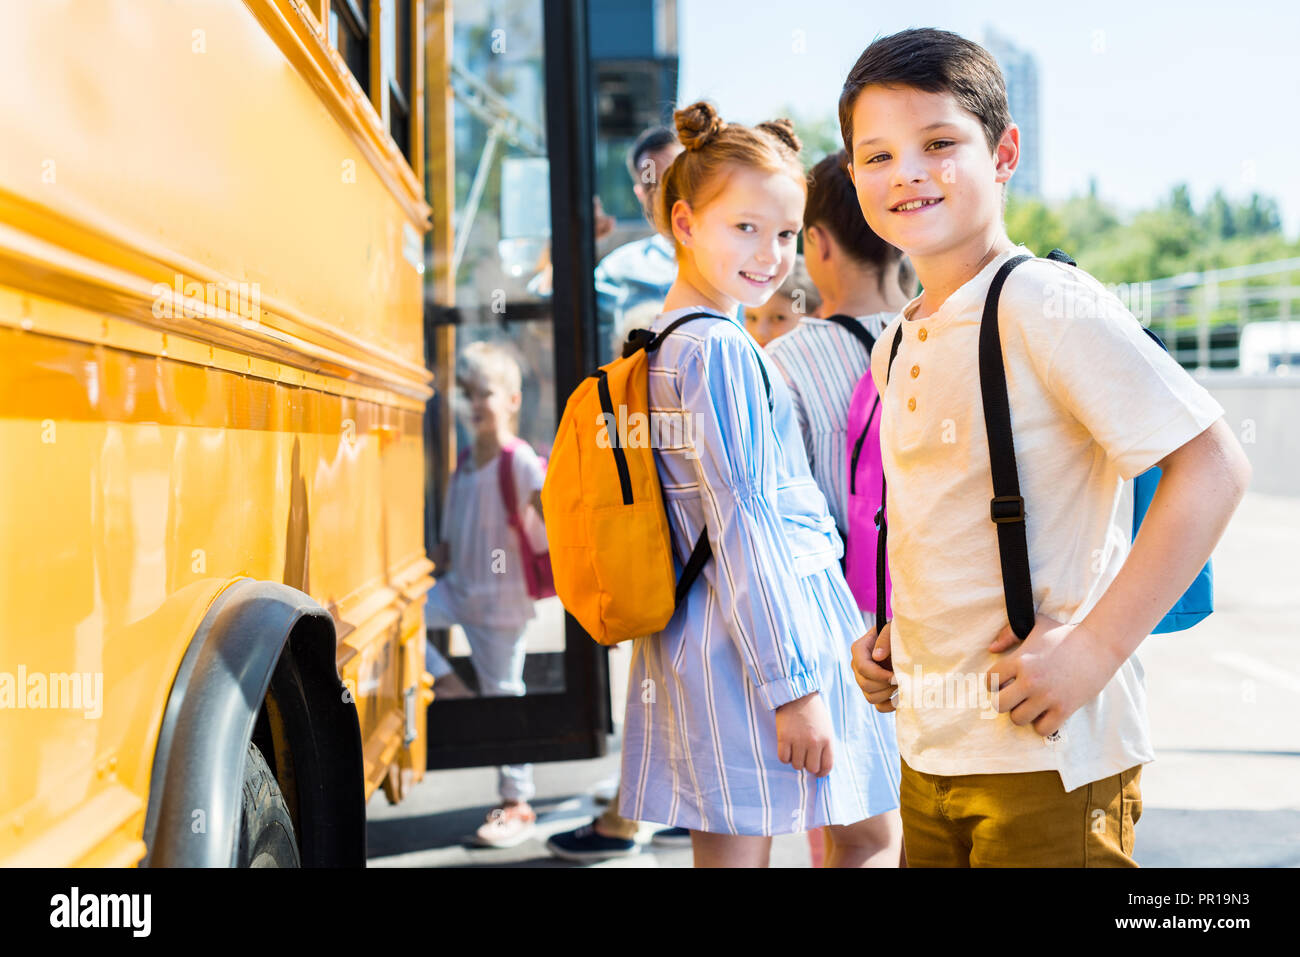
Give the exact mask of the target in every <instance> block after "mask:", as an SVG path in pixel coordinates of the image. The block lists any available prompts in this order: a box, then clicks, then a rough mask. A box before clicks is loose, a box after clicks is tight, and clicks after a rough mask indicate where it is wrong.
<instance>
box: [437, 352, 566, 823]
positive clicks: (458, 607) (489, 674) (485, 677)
mask: <svg viewBox="0 0 1300 957" xmlns="http://www.w3.org/2000/svg"><path fill="white" fill-rule="evenodd" d="M459 365H460V369H459V370H458V375H457V383H458V385H459V386H460V388H461V390H462V391H463V392H464V393H465V395H466V397H467V398H468V400H469V415H470V423H469V424H470V428H471V431H472V434H473V439H472V441H471V443H470V445H469V447H468V448H466V449H465V450H464V452H462V453H461V456H460V459H459V461H458V462H457V468H456V471H455V472H454V473H453V474H452V476H451V480H450V482H449V484H448V488H447V498H446V504H445V507H444V509H443V519H442V525H441V536H442V541H441V542H440V543H439V545H438V547H437V548H436V549H435V550H434V554H433V555H432V556H431V557H433V558H434V560H435V562H436V564H437V575H438V582H437V584H436V585H435V586H434V587H433V589H432V591H430V592H429V599H428V604H427V605H426V606H425V612H424V615H425V623H426V624H427V625H428V627H430V628H446V627H449V626H451V625H454V624H455V625H460V626H461V627H462V628H463V629H464V631H465V637H466V639H467V640H468V642H469V646H470V662H471V663H472V664H473V666H474V674H475V677H476V678H477V679H478V684H479V692H480V694H482V695H484V696H485V697H492V696H507V695H513V696H519V695H523V694H524V692H525V688H524V652H525V649H524V628H525V626H526V625H527V624H528V621H529V620H530V619H532V618H533V617H534V615H535V612H534V609H533V603H534V601H535V600H537V599H539V598H544V597H547V596H549V595H554V594H555V589H554V586H553V584H552V581H551V569H550V560H549V556H548V555H547V554H546V529H545V527H544V526H543V525H542V519H541V488H542V484H543V482H544V480H545V477H546V465H545V462H544V461H543V460H542V459H540V458H539V457H538V455H537V453H536V452H534V451H533V449H532V447H531V446H529V444H528V443H527V442H525V441H524V440H523V439H521V438H519V436H518V435H516V434H515V430H516V417H517V416H518V413H519V407H520V404H521V402H522V395H521V385H522V374H521V372H520V370H519V364H518V363H517V362H516V361H515V360H514V358H513V357H511V356H510V354H509V353H507V352H506V351H505V350H504V349H503V348H501V347H500V346H496V345H492V344H490V343H486V342H475V343H472V344H471V345H469V346H467V347H466V348H465V349H464V350H463V351H462V352H461V355H460V362H459ZM425 660H426V665H425V666H426V668H428V670H429V671H430V672H432V673H433V676H434V691H435V694H436V693H437V692H438V690H439V683H440V682H441V681H442V680H443V679H445V678H448V677H449V676H450V675H451V674H452V671H451V666H450V664H449V663H448V662H447V661H446V659H445V658H443V657H442V656H441V655H440V654H438V652H437V651H436V650H435V649H434V648H433V646H432V645H429V646H428V648H427V651H426V656H425ZM498 790H499V793H500V798H501V803H500V805H499V806H498V807H497V808H495V809H494V810H493V811H492V812H491V813H490V814H489V815H488V819H487V821H486V822H485V823H484V824H483V826H482V827H480V828H479V829H478V833H477V835H476V837H477V840H478V842H479V843H480V844H484V845H488V846H491V847H513V846H515V845H517V844H520V843H522V842H523V841H525V840H527V839H528V838H530V837H531V836H532V835H533V833H534V830H535V822H536V819H537V816H536V814H535V813H534V812H533V809H532V807H531V806H530V805H529V803H528V802H529V799H530V798H532V796H533V794H534V786H533V769H532V765H530V764H516V765H505V766H503V767H501V768H500V769H499V770H498Z"/></svg>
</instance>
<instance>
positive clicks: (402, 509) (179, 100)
mask: <svg viewBox="0 0 1300 957" xmlns="http://www.w3.org/2000/svg"><path fill="white" fill-rule="evenodd" d="M449 15H450V14H449V13H448V12H447V11H446V10H445V8H444V4H442V3H440V2H438V0H144V2H142V0H94V2H80V0H41V2H37V3H13V4H6V6H5V23H4V28H3V29H2V30H0V77H2V78H3V82H0V128H2V129H3V131H4V132H3V136H4V146H3V149H0V458H3V466H2V471H0V865H6V866H22V865H42V866H46V865H56V866H57V865H133V864H150V865H217V866H225V865H232V864H233V865H249V864H252V865H263V864H269V865H286V864H287V865H293V864H297V863H302V864H310V865H353V864H362V863H364V859H365V830H364V828H365V802H366V800H367V799H368V798H369V797H370V795H371V794H372V793H373V792H375V791H376V790H377V789H378V788H380V787H381V786H382V787H383V788H385V790H386V791H387V793H388V794H389V797H390V798H391V799H394V800H396V799H399V798H400V797H401V796H402V795H403V794H404V793H405V791H406V789H408V788H409V787H410V786H411V784H412V783H414V782H415V781H417V780H419V779H420V778H421V777H422V775H423V773H424V769H425V763H426V761H425V756H426V742H425V706H426V705H427V704H428V702H429V701H430V699H431V698H432V693H431V690H430V687H429V683H428V681H429V679H428V676H427V674H426V673H425V672H424V668H423V644H424V636H425V629H424V617H423V608H424V602H425V595H426V592H427V591H428V589H429V588H430V587H431V585H432V583H433V578H432V572H433V566H432V565H431V563H430V562H429V560H428V559H427V558H426V549H425V541H424V531H423V514H424V502H425V491H424V474H425V458H424V455H425V450H424V437H423V421H424V411H425V404H426V402H427V401H428V400H429V398H430V396H431V395H432V382H433V376H432V375H431V374H430V373H429V372H428V371H427V370H426V357H425V342H424V331H423V330H424V326H423V318H422V317H423V296H424V291H423V290H424V287H425V283H426V277H425V276H424V275H423V274H424V272H425V268H424V263H425V258H424V253H423V248H424V239H425V234H426V232H427V231H428V230H429V229H430V228H431V226H432V228H434V229H435V230H442V231H443V233H444V235H443V236H442V237H441V239H440V241H441V242H443V243H444V244H445V243H446V241H447V235H449V230H450V218H449V216H448V214H447V213H446V211H445V209H443V208H441V207H442V206H443V205H444V204H442V203H441V198H440V197H430V199H433V200H434V201H433V202H432V203H431V202H430V201H429V200H427V199H426V190H425V186H424V183H425V174H426V170H425V168H424V165H425V164H424V144H425V130H424V124H425V122H426V117H428V116H437V115H439V114H438V111H437V110H436V109H435V110H432V111H427V110H426V106H425V103H424V85H425V64H426V55H425V49H424V47H425V44H424V37H425V36H426V35H429V36H434V37H439V36H441V35H443V34H442V28H443V27H445V26H446V24H442V26H440V23H439V18H440V17H443V16H449ZM412 25H417V28H415V29H413V27H412ZM433 52H435V53H436V51H433ZM434 60H435V61H437V57H436V56H435V57H434ZM439 88H441V87H439ZM432 153H433V155H434V156H441V155H442V154H443V153H445V150H442V149H441V148H439V149H434V150H432ZM438 163H439V164H443V161H442V160H441V159H439V160H438ZM432 172H433V173H435V174H437V175H440V176H445V175H446V170H434V171H432ZM435 178H436V177H435Z"/></svg>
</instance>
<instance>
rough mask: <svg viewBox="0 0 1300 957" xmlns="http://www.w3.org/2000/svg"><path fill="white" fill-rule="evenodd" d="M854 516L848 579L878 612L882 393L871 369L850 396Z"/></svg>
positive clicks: (847, 546)
mask: <svg viewBox="0 0 1300 957" xmlns="http://www.w3.org/2000/svg"><path fill="white" fill-rule="evenodd" d="M848 460H849V490H848V491H849V494H848V500H849V515H848V523H849V527H848V535H847V539H846V541H845V542H844V577H845V578H846V579H847V580H848V583H849V590H850V591H852V592H853V597H854V598H855V599H857V602H858V608H859V609H861V610H862V611H870V612H871V613H872V614H875V611H876V550H877V522H876V513H877V512H878V511H880V510H881V507H882V505H883V503H882V502H881V500H880V489H881V480H882V479H883V478H884V466H883V465H881V462H880V394H879V393H878V392H876V384H875V383H874V382H873V381H872V380H871V370H870V369H868V370H867V371H866V373H864V374H863V376H862V378H861V379H859V380H858V384H857V386H856V387H855V388H854V390H853V398H852V399H850V400H849V422H848ZM889 591H890V580H889V568H888V562H886V567H885V609H886V610H885V615H886V616H887V617H888V616H890V614H891V612H890V610H889Z"/></svg>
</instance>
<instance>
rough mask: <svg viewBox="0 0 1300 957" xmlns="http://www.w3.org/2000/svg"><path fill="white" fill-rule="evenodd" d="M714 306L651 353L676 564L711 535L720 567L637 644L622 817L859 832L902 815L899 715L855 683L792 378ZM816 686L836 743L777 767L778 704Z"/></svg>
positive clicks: (842, 601) (851, 619)
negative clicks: (828, 752)
mask: <svg viewBox="0 0 1300 957" xmlns="http://www.w3.org/2000/svg"><path fill="white" fill-rule="evenodd" d="M698 311H703V310H702V309H678V310H674V311H672V312H667V313H663V314H662V315H660V316H658V317H657V318H656V319H655V321H654V323H653V324H652V326H651V328H652V329H653V330H654V331H655V332H658V331H661V330H662V329H663V328H665V327H666V326H667V325H668V324H670V323H671V322H672V321H673V320H674V319H677V318H679V317H681V316H683V315H685V314H687V313H688V312H698ZM707 311H710V312H713V310H707ZM714 314H715V315H716V318H712V317H709V318H702V319H695V320H692V321H690V322H687V323H683V324H682V325H681V326H679V327H678V328H677V330H676V331H674V332H673V333H672V334H671V335H670V336H668V337H667V339H665V340H664V343H663V345H662V346H660V347H659V349H658V351H657V352H655V353H653V354H652V355H651V357H650V408H651V415H652V420H655V421H654V422H653V424H652V433H651V434H652V440H654V441H655V443H656V447H655V461H656V462H657V464H658V467H659V478H660V481H661V483H662V484H663V490H664V499H665V505H666V507H667V510H668V519H669V527H670V529H671V531H672V536H673V544H674V548H675V550H676V552H677V558H678V572H679V574H680V568H681V564H680V563H681V562H682V561H684V559H685V557H686V555H687V554H689V551H690V549H691V546H692V545H693V544H694V543H695V539H696V538H697V537H698V535H699V533H700V530H701V529H702V528H703V527H705V526H706V525H707V527H708V531H709V541H710V544H711V545H712V548H713V558H712V559H711V560H710V561H709V562H708V563H707V564H706V565H705V567H704V573H703V574H702V575H701V576H700V579H699V580H698V581H696V583H695V587H694V588H692V589H691V591H690V594H689V596H688V598H687V600H686V601H685V602H683V604H682V606H681V607H679V608H678V609H677V613H676V614H675V615H674V616H673V618H672V620H671V621H670V622H669V623H668V626H667V627H666V628H665V629H664V630H663V631H661V632H659V633H658V634H655V635H650V636H648V637H645V638H638V639H637V640H636V641H635V642H634V643H633V649H632V663H631V673H630V676H629V680H628V697H627V712H626V715H625V718H624V724H623V765H622V776H621V788H620V801H619V813H620V814H622V815H623V816H624V817H627V818H629V819H631V820H639V821H651V822H655V823H659V824H664V825H667V826H669V827H685V828H690V829H691V830H699V831H707V832H712V833H720V834H750V835H771V834H788V833H792V832H796V831H803V830H807V829H809V828H813V827H820V826H822V825H825V824H852V823H854V822H856V821H861V820H863V819H864V818H868V817H872V816H874V815H877V814H881V813H883V812H885V811H888V810H891V809H893V808H896V807H898V804H899V797H898V793H899V757H898V745H897V741H896V738H895V735H894V721H893V717H894V716H893V715H892V714H888V715H884V714H880V713H879V712H878V711H876V710H875V709H874V708H873V707H871V705H869V704H868V703H867V701H866V699H865V698H863V696H862V692H861V691H860V690H859V689H858V686H857V684H856V683H855V681H854V680H853V675H852V672H851V670H850V651H849V646H850V645H851V644H852V643H853V641H855V640H856V639H857V638H859V637H860V636H861V635H862V634H863V633H864V632H865V631H866V630H867V629H866V628H865V627H864V625H863V622H862V616H861V614H860V613H859V611H858V608H857V604H856V603H855V602H854V600H853V596H852V594H851V593H850V592H849V589H848V585H847V584H845V581H844V576H843V573H842V572H841V570H840V566H839V557H840V555H841V554H842V552H843V544H842V542H841V540H840V537H839V534H838V532H836V530H835V524H834V521H833V520H832V519H831V516H830V514H829V513H828V511H827V507H826V500H825V498H824V497H823V495H822V493H821V491H820V489H819V488H818V487H817V485H816V483H815V482H814V481H813V478H812V475H811V473H810V472H809V469H808V460H807V456H806V453H805V452H804V447H803V440H802V439H801V438H800V435H799V431H798V425H797V423H796V421H795V413H794V407H793V403H792V400H791V398H790V393H789V390H788V388H787V386H786V384H785V381H784V379H783V378H782V376H781V375H780V373H778V372H777V370H776V369H775V367H774V366H772V365H771V363H770V361H769V360H768V359H767V357H766V356H764V355H762V353H761V350H759V349H758V348H757V344H756V343H755V342H754V340H753V339H751V338H750V337H749V334H748V333H747V332H745V330H744V328H743V327H742V326H741V325H740V323H739V322H738V321H736V320H735V319H733V318H730V317H727V316H724V315H722V314H721V313H714ZM759 363H763V368H765V369H766V371H767V378H768V381H769V382H770V383H771V390H772V399H773V405H774V408H773V409H772V411H771V412H769V410H768V402H767V393H766V391H765V390H764V386H763V375H762V372H761V371H760V367H759ZM664 423H668V424H664ZM812 691H819V692H820V693H821V696H822V700H823V701H824V702H825V704H826V707H827V709H828V711H829V712H830V716H831V721H832V725H833V727H834V733H835V743H834V746H833V747H834V767H833V769H832V770H831V772H830V774H828V775H826V776H825V777H822V778H817V777H815V776H813V775H811V774H809V773H807V772H805V771H796V770H794V769H793V768H791V767H790V766H789V765H788V764H782V763H781V761H779V760H778V759H777V744H776V717H775V713H774V712H775V709H776V708H777V707H778V706H780V705H782V704H785V703H786V702H788V701H793V700H794V699H796V698H800V697H802V696H804V695H806V694H809V693H810V692H812Z"/></svg>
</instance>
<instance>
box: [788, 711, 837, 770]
mask: <svg viewBox="0 0 1300 957" xmlns="http://www.w3.org/2000/svg"><path fill="white" fill-rule="evenodd" d="M834 738H835V735H834V732H833V731H832V729H831V716H830V713H829V712H828V711H827V710H826V704H825V702H823V701H822V696H821V695H820V694H818V693H817V692H816V691H814V692H813V693H812V694H810V695H805V696H804V697H802V698H797V699H795V700H794V701H791V702H788V703H786V704H783V705H781V707H779V708H777V709H776V756H777V758H779V759H780V761H781V763H783V764H788V765H790V766H791V767H792V768H794V769H795V770H796V771H807V772H808V773H809V774H814V775H816V776H817V777H819V778H820V777H823V776H825V775H827V774H830V773H831V763H832V760H833V757H834V756H833V754H832V753H831V751H832V748H831V743H832V741H834Z"/></svg>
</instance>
